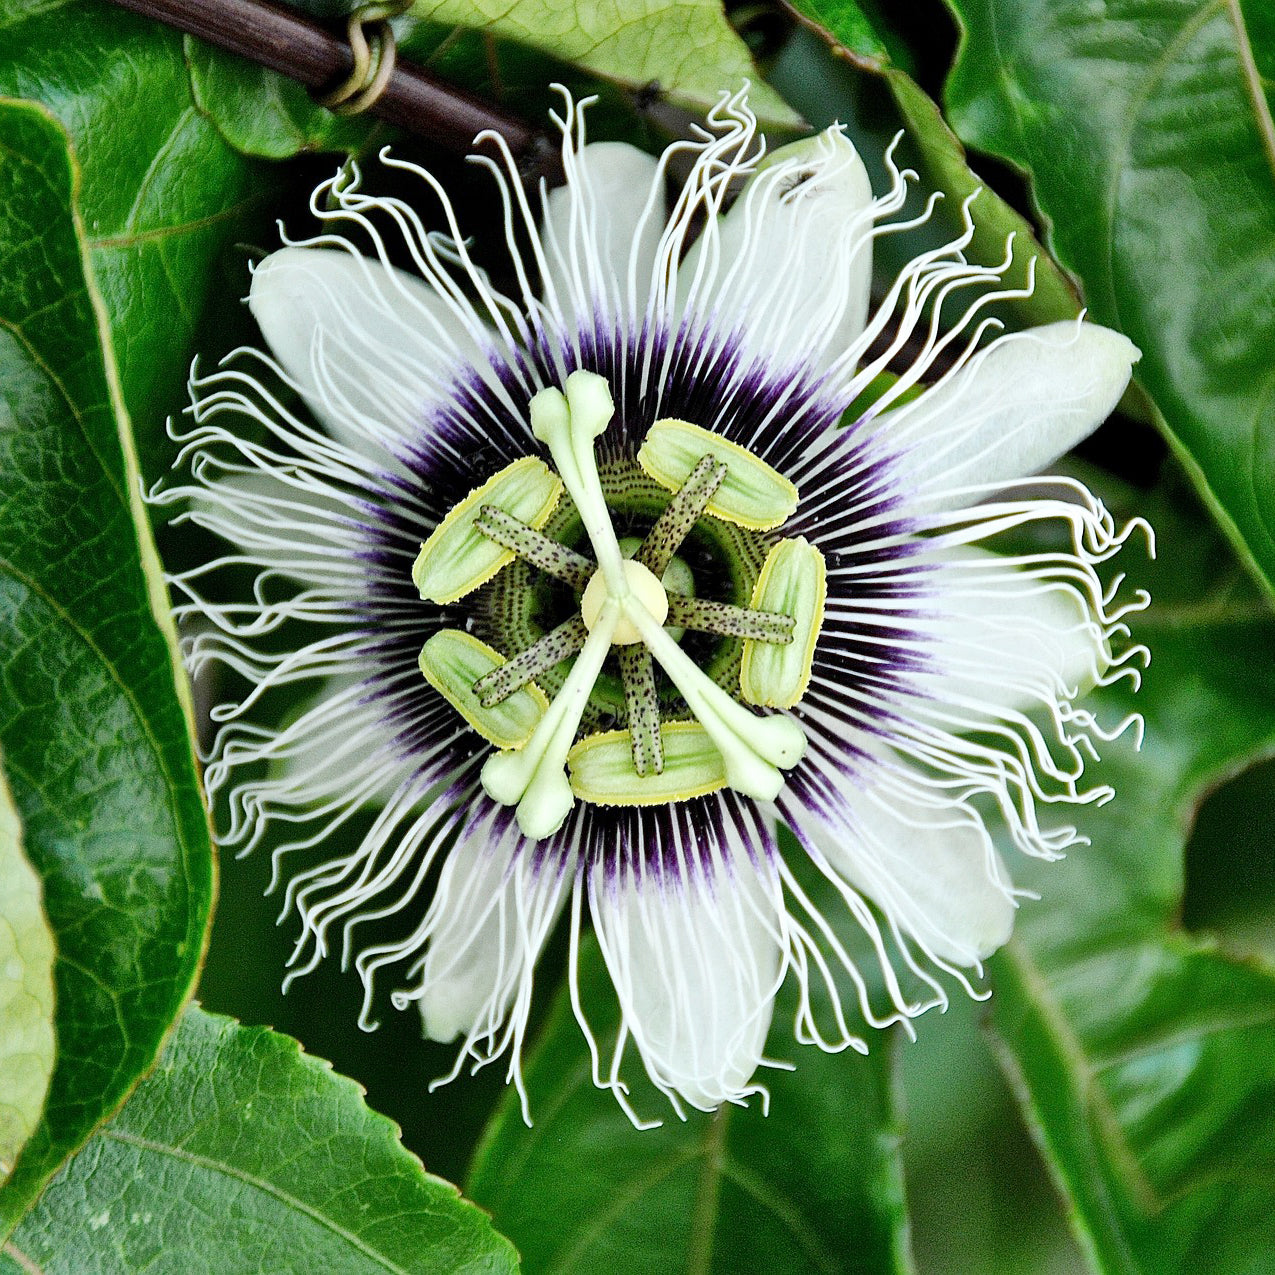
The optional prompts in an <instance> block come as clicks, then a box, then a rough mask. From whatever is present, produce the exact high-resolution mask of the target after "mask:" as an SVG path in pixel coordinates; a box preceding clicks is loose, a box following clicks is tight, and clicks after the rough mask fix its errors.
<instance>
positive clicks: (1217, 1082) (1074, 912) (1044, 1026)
mask: <svg viewBox="0 0 1275 1275" xmlns="http://www.w3.org/2000/svg"><path fill="white" fill-rule="evenodd" d="M1140 503H1142V505H1143V508H1142V510H1141V512H1145V513H1148V514H1149V516H1151V518H1152V521H1153V522H1154V523H1156V525H1157V526H1158V527H1159V529H1160V531H1161V542H1162V554H1161V557H1162V559H1164V561H1163V562H1162V565H1160V566H1159V567H1158V568H1157V569H1156V570H1155V571H1154V572H1146V573H1144V572H1141V571H1135V575H1136V576H1137V577H1138V578H1139V582H1141V578H1142V577H1143V576H1144V575H1145V576H1147V577H1151V579H1150V583H1151V587H1152V590H1153V592H1154V593H1155V594H1156V596H1157V603H1156V605H1155V606H1154V607H1153V608H1152V609H1151V610H1150V611H1149V612H1147V613H1146V614H1145V615H1144V616H1142V617H1135V618H1134V631H1135V635H1136V636H1137V637H1139V638H1142V639H1144V640H1145V641H1147V642H1148V643H1149V644H1150V646H1151V648H1152V651H1153V662H1152V664H1151V668H1150V670H1149V671H1148V673H1147V676H1146V683H1145V686H1144V689H1143V691H1142V693H1141V694H1139V695H1138V696H1137V697H1136V700H1135V697H1134V696H1132V694H1131V693H1130V692H1129V691H1128V690H1127V689H1116V688H1112V689H1111V690H1109V691H1108V692H1105V693H1103V694H1102V695H1101V696H1098V697H1095V698H1097V699H1099V700H1100V701H1105V709H1106V713H1107V715H1108V717H1109V718H1113V719H1114V718H1118V717H1119V716H1120V715H1121V714H1123V713H1124V712H1126V711H1130V710H1132V709H1133V708H1135V707H1136V708H1138V709H1140V710H1141V711H1142V712H1143V713H1144V715H1145V718H1146V738H1145V742H1144V745H1143V748H1142V750H1141V752H1140V753H1135V752H1134V750H1133V748H1132V746H1131V744H1129V743H1128V742H1127V741H1122V742H1121V743H1119V744H1113V745H1111V746H1109V749H1108V754H1107V755H1106V756H1105V757H1104V759H1103V762H1102V764H1101V765H1100V766H1094V767H1093V768H1092V773H1089V772H1087V775H1086V778H1087V779H1092V780H1093V781H1094V782H1096V783H1110V784H1112V785H1114V787H1115V788H1116V796H1115V798H1114V799H1113V800H1112V801H1111V802H1110V803H1109V804H1108V805H1105V806H1103V807H1100V808H1096V807H1088V808H1085V809H1084V810H1083V811H1081V812H1080V815H1079V817H1078V818H1077V823H1078V825H1079V827H1080V830H1081V831H1082V832H1083V833H1085V834H1086V835H1088V836H1089V837H1090V838H1091V839H1092V845H1091V846H1090V847H1087V848H1086V847H1077V848H1076V849H1074V850H1073V851H1072V852H1071V853H1070V855H1069V857H1068V859H1067V861H1066V862H1065V863H1063V864H1052V865H1026V868H1027V869H1036V870H1023V871H1018V870H1017V867H1019V866H1023V865H1022V860H1021V859H1020V860H1019V861H1018V865H1016V872H1015V877H1016V881H1017V882H1018V883H1019V884H1021V885H1025V886H1028V887H1030V888H1035V889H1038V890H1040V891H1041V893H1042V895H1043V899H1044V901H1043V902H1042V903H1027V904H1025V905H1024V906H1023V908H1022V910H1021V911H1020V914H1019V925H1018V932H1017V936H1016V937H1015V939H1014V941H1013V942H1012V943H1011V944H1010V946H1009V948H1007V949H1006V951H1005V952H1004V953H1003V954H1002V955H1000V956H998V957H996V958H994V960H993V963H992V972H993V979H994V984H995V995H994V996H993V998H992V1002H991V1006H992V1020H993V1026H994V1030H995V1032H996V1034H997V1036H998V1038H999V1041H1000V1047H1001V1049H1002V1051H1003V1054H1004V1057H1005V1061H1006V1066H1007V1070H1008V1071H1009V1073H1010V1075H1011V1078H1012V1079H1013V1080H1014V1081H1015V1083H1016V1086H1017V1088H1018V1090H1019V1093H1020V1096H1021V1098H1022V1101H1023V1103H1024V1105H1025V1107H1026V1109H1027V1113H1028V1117H1029V1119H1030V1120H1031V1122H1032V1123H1033V1125H1034V1127H1035V1130H1036V1132H1037V1135H1038V1138H1039V1141H1040V1142H1041V1144H1042V1146H1043V1147H1044V1149H1045V1151H1046V1153H1047V1155H1048V1157H1049V1158H1050V1160H1051V1162H1052V1165H1053V1167H1054V1171H1055V1173H1056V1175H1057V1177H1058V1179H1059V1181H1060V1183H1061V1184H1062V1186H1063V1187H1064V1189H1065V1190H1066V1192H1067V1195H1068V1197H1069V1199H1070V1203H1071V1207H1072V1211H1073V1219H1074V1222H1075V1225H1076V1229H1077V1231H1078V1234H1079V1236H1080V1239H1081V1241H1082V1243H1083V1244H1084V1246H1085V1248H1086V1250H1087V1251H1088V1253H1089V1255H1090V1256H1091V1258H1092V1260H1093V1262H1094V1265H1095V1267H1096V1269H1098V1270H1100V1271H1103V1272H1120V1273H1121V1275H1178V1273H1179V1272H1180V1273H1181V1275H1187V1273H1188V1272H1191V1273H1195V1272H1201V1271H1218V1272H1226V1273H1227V1275H1241V1273H1244V1272H1253V1275H1256V1273H1257V1272H1258V1271H1262V1270H1265V1269H1267V1267H1266V1265H1265V1263H1267V1262H1268V1261H1269V1255H1270V1253H1271V1252H1275V1176H1272V1174H1271V1166H1272V1165H1273V1164H1275V1106H1273V1105H1272V1103H1271V1100H1270V1099H1271V1094H1272V1092H1275V971H1272V970H1269V969H1264V968H1262V967H1260V966H1259V965H1257V964H1255V963H1243V962H1238V961H1235V960H1231V959H1228V958H1226V957H1224V956H1222V955H1220V954H1219V953H1218V952H1216V951H1215V950H1213V948H1212V947H1211V946H1210V945H1209V944H1207V943H1204V942H1200V941H1197V940H1194V939H1191V938H1190V937H1188V936H1187V935H1185V934H1183V933H1182V932H1181V931H1180V930H1179V929H1178V928H1177V915H1178V911H1179V908H1180V902H1181V896H1182V884H1183V882H1182V853H1183V848H1184V845H1185V842H1186V838H1187V834H1188V832H1189V829H1190V825H1191V823H1192V821H1193V819H1194V815H1195V811H1196V809H1197V808H1198V806H1199V803H1200V801H1201V800H1202V798H1203V796H1204V794H1205V793H1206V792H1207V791H1208V790H1209V789H1210V788H1211V787H1212V786H1214V785H1215V784H1217V783H1218V782H1220V781H1221V780H1222V779H1224V778H1226V777H1229V776H1230V775H1232V774H1234V773H1235V772H1236V771H1237V770H1238V769H1240V768H1242V767H1244V766H1245V765H1247V764H1249V763H1250V762H1252V761H1253V760H1255V759H1257V758H1260V757H1264V756H1269V755H1271V754H1272V753H1275V714H1272V711H1271V706H1272V704H1275V662H1272V661H1271V659H1270V653H1271V651H1272V650H1275V620H1273V619H1272V617H1271V615H1270V613H1269V612H1268V611H1267V609H1266V607H1265V604H1264V603H1263V602H1262V601H1261V599H1260V598H1259V597H1257V595H1256V593H1255V591H1254V589H1253V587H1252V586H1251V584H1248V583H1247V582H1246V581H1242V577H1241V581H1240V582H1237V580H1236V575H1235V571H1236V570H1238V568H1235V569H1232V570H1230V571H1228V570H1227V569H1226V568H1225V567H1223V566H1221V565H1220V564H1223V563H1225V562H1226V551H1225V546H1224V545H1222V544H1221V543H1220V542H1219V540H1218V538H1217V536H1216V535H1214V534H1211V532H1210V530H1209V529H1208V527H1207V526H1206V525H1203V524H1201V523H1198V522H1194V521H1192V520H1190V519H1187V518H1184V517H1183V516H1182V515H1181V514H1180V513H1178V512H1175V510H1174V507H1173V506H1172V505H1171V504H1167V503H1166V504H1164V505H1162V506H1160V507H1159V508H1158V509H1148V508H1147V507H1146V502H1145V501H1142V502H1140ZM1165 550H1167V552H1164V551H1165ZM1122 565H1126V566H1128V565H1129V564H1122ZM1130 569H1133V568H1130Z"/></svg>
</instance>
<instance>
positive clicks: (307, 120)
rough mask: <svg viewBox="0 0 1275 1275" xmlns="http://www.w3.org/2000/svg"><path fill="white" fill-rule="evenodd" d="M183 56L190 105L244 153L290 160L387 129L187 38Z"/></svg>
mask: <svg viewBox="0 0 1275 1275" xmlns="http://www.w3.org/2000/svg"><path fill="white" fill-rule="evenodd" d="M185 54H186V62H187V65H188V66H189V67H190V83H191V92H192V94H193V96H194V100H195V105H196V106H197V107H198V108H199V110H200V111H201V112H202V113H203V114H204V115H206V116H207V117H208V118H209V119H210V120H212V122H213V123H214V124H215V125H216V126H217V130H218V131H219V132H220V133H221V135H222V136H223V137H224V138H225V139H226V141H227V142H229V143H230V145H231V146H233V147H234V148H235V149H236V150H237V151H241V152H242V153H243V154H245V155H256V156H260V157H261V158H264V159H289V158H291V157H292V156H293V155H297V154H299V153H300V152H302V151H311V150H348V151H355V150H358V149H359V148H360V147H361V146H363V145H364V143H365V142H366V141H367V139H368V138H369V137H371V136H372V135H373V133H374V131H380V132H385V131H386V127H385V125H378V124H377V121H376V120H374V119H372V118H371V117H370V116H350V115H337V114H335V113H333V112H332V111H329V110H328V109H327V108H326V107H323V106H319V105H318V104H317V103H316V102H315V100H314V98H312V97H311V96H310V93H309V91H308V90H307V89H306V88H305V86H304V85H302V84H298V83H297V81H296V80H290V79H289V78H288V77H287V76H285V75H280V74H279V73H278V72H277V71H271V70H268V69H267V68H266V67H264V66H257V65H255V64H254V63H252V62H249V61H248V60H247V59H246V58H241V57H236V56H235V55H234V54H232V53H226V52H224V51H223V50H221V49H218V48H215V47H214V46H213V45H211V44H205V43H204V42H203V41H202V40H197V39H195V38H193V37H192V36H187V37H186V44H185Z"/></svg>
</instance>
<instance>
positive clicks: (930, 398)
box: [877, 321, 1141, 509]
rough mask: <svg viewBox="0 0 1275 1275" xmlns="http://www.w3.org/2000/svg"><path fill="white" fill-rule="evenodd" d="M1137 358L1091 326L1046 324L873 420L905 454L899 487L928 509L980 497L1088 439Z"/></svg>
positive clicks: (1007, 339)
mask: <svg viewBox="0 0 1275 1275" xmlns="http://www.w3.org/2000/svg"><path fill="white" fill-rule="evenodd" d="M1140 357H1141V354H1140V352H1139V350H1138V348H1137V346H1135V345H1134V344H1133V342H1132V341H1130V340H1129V339H1128V338H1127V337H1124V336H1121V335H1120V333H1119V332H1113V331H1112V330H1111V329H1110V328H1104V327H1100V326H1099V325H1098V324H1096V323H1076V322H1071V321H1066V322H1062V323H1050V324H1046V325H1045V326H1043V327H1039V328H1032V329H1029V330H1028V331H1026V332H1015V333H1011V334H1009V335H1008V336H1003V337H1001V338H1000V339H999V340H997V341H994V342H993V343H992V344H991V345H989V346H987V348H986V349H984V350H982V351H980V352H979V353H978V354H977V355H976V356H975V357H974V358H973V359H971V360H970V362H969V363H967V364H966V365H965V366H964V367H962V368H960V369H959V370H958V371H956V372H953V373H951V374H949V375H948V376H947V377H945V378H944V379H943V380H941V381H939V382H938V383H937V384H935V385H934V386H933V387H932V388H931V389H929V390H927V391H926V392H925V393H924V394H923V395H921V397H920V398H918V399H916V400H914V401H913V402H911V403H909V404H907V405H906V406H904V407H900V408H896V409H895V410H893V411H891V412H887V413H885V414H884V415H883V416H882V417H881V418H880V420H879V421H878V423H877V428H878V430H879V432H880V436H881V437H882V439H883V441H884V442H885V443H886V444H887V445H888V446H889V447H890V448H891V449H892V450H893V449H896V448H897V449H901V450H906V455H905V456H904V458H903V459H902V461H901V471H902V472H901V475H900V479H899V483H900V487H901V489H902V491H903V492H904V493H905V494H906V496H907V498H908V500H909V507H913V506H912V505H911V502H912V500H913V499H914V498H915V499H916V502H917V506H920V507H923V508H926V509H952V508H961V507H963V506H965V505H969V504H973V503H976V502H977V501H978V500H979V499H981V498H982V496H983V495H986V494H990V492H976V493H974V494H973V495H970V494H963V493H962V492H961V491H960V490H959V489H960V488H965V487H971V486H980V487H981V486H987V487H989V488H991V487H994V486H996V485H997V484H1000V483H1004V482H1008V481H1010V480H1012V479H1015V478H1022V477H1025V476H1026V475H1028V474H1034V473H1038V472H1039V471H1040V470H1042V469H1044V468H1045V467H1046V466H1047V465H1049V464H1050V463H1051V462H1052V461H1054V460H1057V458H1058V457H1059V456H1061V455H1062V454H1063V453H1064V452H1067V451H1070V450H1071V448H1073V447H1074V446H1075V445H1076V444H1077V443H1079V442H1080V441H1081V439H1083V438H1087V437H1088V436H1089V435H1090V434H1091V433H1093V431H1094V430H1095V429H1097V427H1098V426H1099V425H1101V424H1102V422H1103V421H1104V420H1106V418H1107V417H1108V416H1109V415H1110V414H1111V411H1112V409H1113V408H1114V407H1115V405H1116V404H1117V403H1118V402H1119V401H1120V396H1121V395H1122V394H1123V393H1124V391H1125V387H1126V386H1127V385H1128V384H1129V377H1130V375H1131V374H1132V371H1133V365H1134V364H1135V363H1136V362H1137V361H1138V359H1139V358H1140Z"/></svg>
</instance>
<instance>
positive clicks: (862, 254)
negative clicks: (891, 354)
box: [678, 128, 872, 367]
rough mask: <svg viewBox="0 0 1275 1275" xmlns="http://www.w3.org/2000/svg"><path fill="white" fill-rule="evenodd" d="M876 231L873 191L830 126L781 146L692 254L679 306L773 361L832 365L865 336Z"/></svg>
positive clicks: (681, 277) (682, 276)
mask: <svg viewBox="0 0 1275 1275" xmlns="http://www.w3.org/2000/svg"><path fill="white" fill-rule="evenodd" d="M871 230H872V185H871V183H870V182H869V180H868V174H867V170H866V169H865V168H864V166H863V161H862V160H861V159H860V158H859V153H858V152H857V151H856V150H855V148H854V145H853V143H852V142H851V141H850V139H849V138H847V137H846V136H845V135H844V134H843V133H841V132H840V131H839V130H838V129H836V128H832V129H828V130H827V131H826V132H824V133H821V134H819V135H818V136H817V137H811V138H807V139H806V140H804V141H801V142H795V143H793V144H792V145H790V146H784V147H782V148H780V149H779V150H777V151H775V153H774V154H773V155H771V156H769V157H768V158H767V159H766V160H764V161H763V162H762V163H761V164H760V165H759V166H758V170H757V172H756V174H755V175H754V176H753V177H752V178H751V179H750V181H749V182H748V184H747V185H746V186H745V188H744V190H743V191H742V192H741V194H740V196H739V198H738V199H737V200H736V201H735V204H734V206H733V207H732V208H731V210H730V211H729V212H728V213H727V214H726V215H725V216H724V217H721V218H719V219H718V220H716V221H714V222H710V223H709V225H708V226H706V227H705V229H704V232H703V233H702V234H701V235H700V238H699V239H698V241H697V242H696V243H695V245H694V247H693V248H692V249H691V251H690V253H689V254H688V255H687V259H686V261H685V262H684V263H683V265H682V266H681V267H680V269H679V270H678V292H679V297H680V300H681V302H682V306H683V308H684V309H685V310H686V311H688V312H693V313H696V314H701V315H706V316H711V317H712V320H713V324H714V326H715V327H717V328H719V329H722V330H725V331H734V330H736V329H738V330H739V332H740V334H741V337H742V339H743V342H744V345H745V348H746V349H747V351H748V352H750V353H753V354H756V355H760V356H761V357H763V358H766V359H767V360H768V361H771V362H774V361H776V360H777V361H779V362H785V361H790V362H793V363H795V362H798V361H803V360H810V361H811V362H812V363H813V364H814V365H815V366H816V367H823V366H826V365H827V364H828V363H830V362H831V361H832V360H833V359H834V358H836V357H837V356H838V355H840V354H841V353H842V352H843V351H844V350H845V349H846V347H847V346H849V345H850V343H851V342H852V341H853V340H854V339H855V338H856V337H857V336H858V335H859V334H860V333H861V332H862V331H863V327H864V323H865V321H866V318H867V313H868V291H869V286H870V284H871V280H872V239H871Z"/></svg>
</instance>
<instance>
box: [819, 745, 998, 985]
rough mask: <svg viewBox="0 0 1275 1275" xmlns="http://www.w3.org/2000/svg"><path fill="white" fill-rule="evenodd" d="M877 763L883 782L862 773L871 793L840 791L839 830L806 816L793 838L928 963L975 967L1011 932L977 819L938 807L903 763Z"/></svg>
mask: <svg viewBox="0 0 1275 1275" xmlns="http://www.w3.org/2000/svg"><path fill="white" fill-rule="evenodd" d="M883 765H889V766H890V773H889V775H888V776H886V775H885V774H883V773H881V772H878V773H877V774H876V776H875V777H874V775H873V772H872V771H867V772H865V775H864V779H865V780H866V781H867V782H868V783H870V784H872V787H871V788H869V789H860V790H846V791H843V793H842V797H843V799H844V801H845V803H846V805H847V806H848V807H849V814H850V818H849V822H848V823H847V824H846V825H845V826H840V827H836V828H833V827H829V826H828V825H826V824H825V823H823V822H822V821H821V820H820V819H818V818H817V817H815V816H814V815H813V814H811V815H809V816H808V817H803V818H801V824H802V827H801V831H802V832H803V833H805V834H806V835H807V836H809V837H810V838H811V839H812V840H813V841H814V842H815V844H816V845H817V846H818V847H819V849H820V850H822V852H823V854H824V856H825V857H826V858H827V860H828V862H829V864H830V865H831V866H832V868H833V869H834V870H835V871H836V872H838V873H839V874H840V875H841V876H842V877H844V878H845V880H847V881H848V882H849V883H850V884H851V885H853V886H854V887H855V888H856V889H857V890H860V891H861V892H862V893H863V894H864V895H865V896H866V897H867V898H869V899H871V900H872V902H873V903H875V904H876V905H877V907H879V908H880V909H881V911H882V912H883V913H885V915H886V916H888V917H890V918H891V919H892V920H894V921H895V922H896V923H897V924H898V926H899V928H900V929H901V930H902V931H903V932H904V933H905V934H908V935H910V936H911V937H912V938H913V939H915V940H916V941H917V942H918V943H919V944H920V945H921V946H922V947H923V948H924V949H925V950H926V951H927V952H928V953H929V954H930V955H931V956H932V957H934V958H936V959H938V960H942V961H948V962H950V963H952V964H954V965H959V966H975V965H978V964H979V963H980V962H981V961H982V960H984V959H985V958H986V957H988V956H990V955H991V954H992V953H993V952H994V951H996V949H997V948H998V947H1000V946H1001V945H1002V944H1004V943H1005V942H1006V941H1007V940H1008V938H1009V936H1010V933H1011V931H1012V930H1013V925H1014V904H1013V902H1012V900H1011V896H1010V890H1011V886H1010V879H1009V873H1008V871H1007V870H1006V868H1005V865H1004V863H1003V862H1002V861H1001V858H1000V856H999V855H998V854H997V853H996V850H995V848H994V847H993V846H992V845H991V842H990V840H989V839H988V836H987V832H986V830H985V829H984V827H983V824H982V821H981V819H980V818H979V817H978V815H977V814H975V813H974V812H973V811H971V810H969V809H966V808H962V807H960V806H957V805H953V804H951V803H950V802H948V801H946V800H945V799H944V797H943V795H942V794H941V793H939V792H937V791H936V790H933V789H929V788H928V787H927V786H926V785H925V784H924V783H923V782H922V780H921V778H920V776H919V775H915V774H912V773H911V772H909V770H908V768H907V767H905V766H903V765H902V764H900V763H883ZM909 789H910V790H911V791H909ZM794 809H795V810H800V809H801V808H800V807H797V806H796V804H795V803H794Z"/></svg>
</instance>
